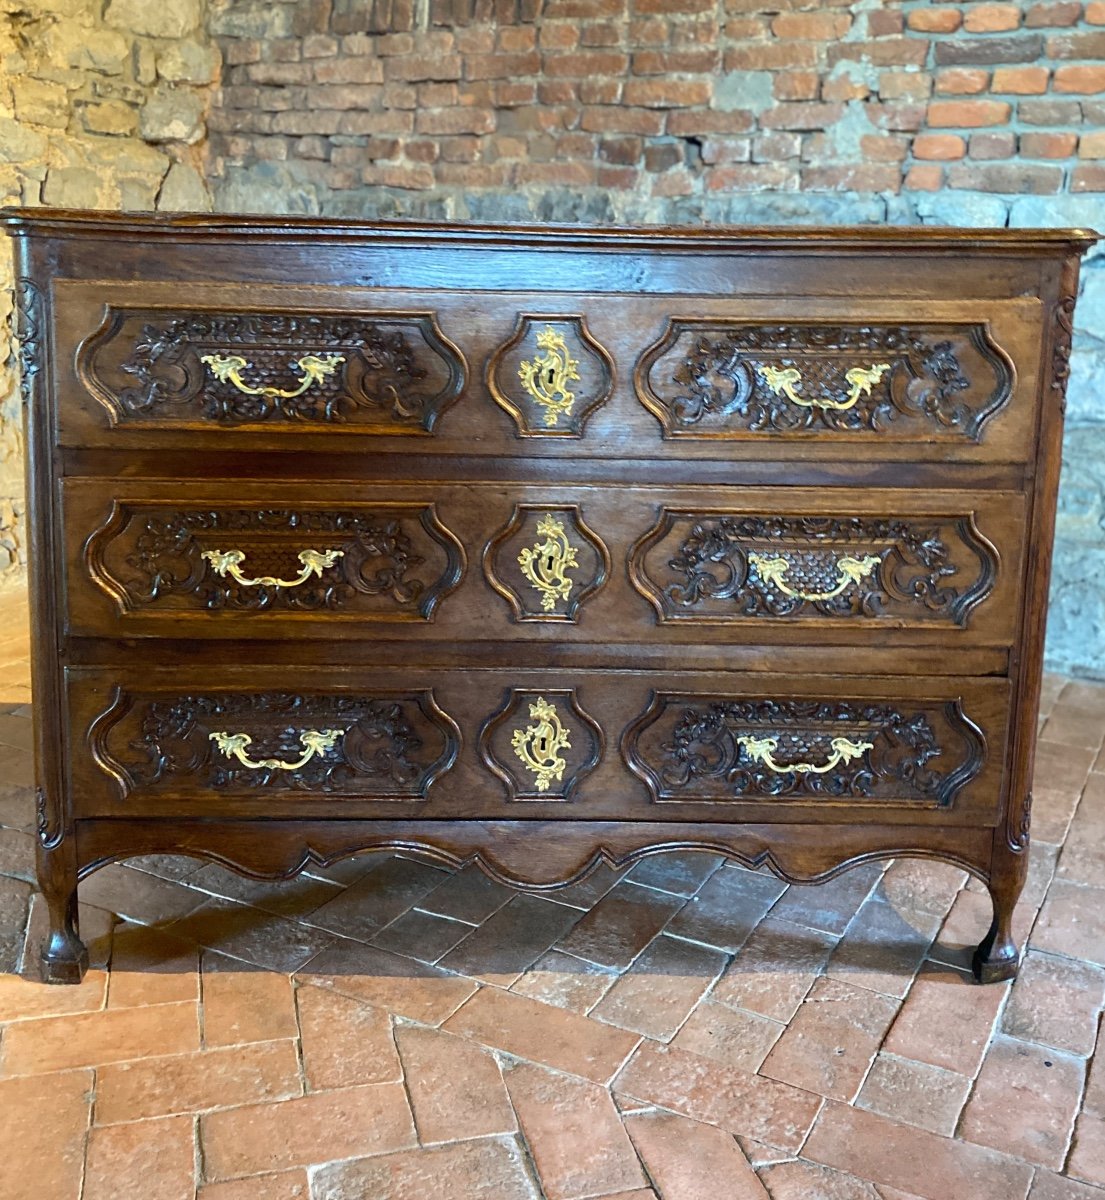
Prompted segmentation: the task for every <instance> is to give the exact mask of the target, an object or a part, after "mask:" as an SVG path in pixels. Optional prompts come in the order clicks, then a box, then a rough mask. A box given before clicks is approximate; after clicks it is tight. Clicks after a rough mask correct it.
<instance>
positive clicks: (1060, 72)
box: [1052, 66, 1105, 94]
mask: <svg viewBox="0 0 1105 1200" xmlns="http://www.w3.org/2000/svg"><path fill="white" fill-rule="evenodd" d="M1052 88H1053V90H1055V91H1056V92H1072V93H1076V94H1087V93H1093V92H1105V66H1092V67H1090V66H1061V67H1056V68H1055V78H1054V80H1053V82H1052Z"/></svg>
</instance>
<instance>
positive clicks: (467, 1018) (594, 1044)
mask: <svg viewBox="0 0 1105 1200" xmlns="http://www.w3.org/2000/svg"><path fill="white" fill-rule="evenodd" d="M443 1028H445V1029H446V1030H448V1031H449V1032H450V1033H457V1034H461V1035H462V1036H464V1037H468V1038H471V1039H472V1040H473V1041H476V1042H480V1043H481V1044H482V1045H484V1046H489V1047H491V1048H492V1049H495V1050H503V1051H505V1052H506V1053H507V1054H513V1055H514V1056H515V1057H517V1058H524V1059H526V1060H527V1061H529V1062H534V1063H539V1064H541V1065H543V1066H549V1067H554V1068H555V1069H556V1070H558V1071H564V1072H566V1073H567V1074H569V1075H579V1076H581V1077H582V1078H584V1079H591V1080H593V1081H594V1082H596V1083H607V1082H609V1081H610V1079H611V1078H612V1077H613V1076H614V1075H615V1074H616V1073H617V1071H618V1069H619V1068H620V1067H621V1065H622V1063H624V1062H625V1060H626V1059H627V1058H628V1057H629V1055H630V1053H631V1052H632V1050H633V1048H634V1047H635V1046H636V1045H637V1043H638V1042H639V1041H640V1038H639V1037H638V1036H637V1035H636V1034H634V1033H627V1032H626V1031H625V1030H622V1029H615V1028H614V1027H613V1026H612V1025H604V1024H603V1023H602V1022H601V1021H593V1020H591V1019H590V1018H589V1017H581V1016H579V1015H578V1014H577V1013H572V1012H567V1011H566V1010H564V1009H562V1008H555V1007H553V1006H552V1005H550V1004H540V1003H538V1002H537V1001H536V1000H529V999H527V998H526V997H524V996H517V995H515V994H514V993H512V992H501V991H499V990H498V988H490V987H485V988H481V989H480V991H478V992H477V993H476V994H475V995H474V996H473V997H472V998H471V1000H469V1001H468V1002H467V1003H465V1004H464V1005H462V1006H461V1007H460V1008H459V1009H458V1010H457V1011H456V1012H455V1013H454V1014H453V1016H451V1017H450V1018H449V1020H448V1021H446V1022H445V1025H444V1026H443Z"/></svg>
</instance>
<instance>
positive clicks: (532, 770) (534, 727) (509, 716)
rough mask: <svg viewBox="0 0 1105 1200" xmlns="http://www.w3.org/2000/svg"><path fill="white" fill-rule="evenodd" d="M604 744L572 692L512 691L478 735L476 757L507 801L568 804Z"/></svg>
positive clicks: (600, 730) (588, 772) (596, 726)
mask: <svg viewBox="0 0 1105 1200" xmlns="http://www.w3.org/2000/svg"><path fill="white" fill-rule="evenodd" d="M605 742H606V739H605V737H604V736H603V732H602V729H601V728H600V726H599V725H598V723H597V722H596V721H595V720H594V719H593V718H592V717H590V716H589V715H588V714H587V713H585V712H584V711H583V709H582V708H581V707H580V705H579V701H578V700H577V699H576V696H575V692H574V691H573V690H572V689H571V688H544V689H542V690H540V691H537V690H529V689H524V688H511V689H510V691H509V692H508V693H507V696H506V699H505V701H504V702H503V705H502V707H501V708H500V709H499V710H498V712H496V713H495V714H494V715H493V716H491V717H490V718H489V719H488V720H487V722H486V724H485V725H484V727H483V729H482V730H481V731H480V757H481V758H482V759H483V761H484V763H485V764H486V765H487V767H488V768H489V769H490V770H491V771H493V772H494V773H495V774H496V775H498V777H499V778H500V779H501V780H502V781H503V783H504V784H505V785H506V789H507V795H508V798H509V799H510V800H561V801H563V800H570V799H571V797H572V793H573V792H574V791H575V789H576V788H577V787H578V785H579V783H580V781H581V780H583V779H584V778H585V777H586V776H587V775H589V774H590V773H591V771H593V770H594V768H595V766H596V765H597V764H598V761H599V759H600V758H601V757H602V752H603V748H604V746H605Z"/></svg>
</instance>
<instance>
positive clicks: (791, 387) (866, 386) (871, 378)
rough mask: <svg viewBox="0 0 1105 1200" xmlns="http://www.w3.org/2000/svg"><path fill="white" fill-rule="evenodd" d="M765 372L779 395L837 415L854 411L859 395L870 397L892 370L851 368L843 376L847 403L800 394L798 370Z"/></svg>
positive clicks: (887, 366)
mask: <svg viewBox="0 0 1105 1200" xmlns="http://www.w3.org/2000/svg"><path fill="white" fill-rule="evenodd" d="M760 370H761V371H762V372H763V376H764V379H765V380H766V381H767V386H768V387H769V388H771V390H772V391H773V392H774V393H775V395H776V396H785V397H786V398H787V399H788V400H789V401H790V402H791V403H792V404H798V405H801V407H802V408H831V409H835V410H836V411H837V412H845V411H847V410H848V409H849V408H852V407H853V405H855V404H856V403H857V402H858V401H859V398H860V396H870V395H871V389H872V388H873V387H874V386H875V384H876V383H878V382H879V380H880V379H881V378H882V377H883V376H884V375H885V374H886V372H887V371H889V370H890V364H889V363H874V364H872V365H871V366H870V367H852V369H851V370H849V371H846V372H845V374H844V382H845V383H847V384H848V397H847V399H846V400H834V399H832V397H830V396H812V397H809V398H807V397H806V396H803V395H801V394H800V393H799V391H798V387H799V386H801V383H802V372H801V371H799V370H798V368H797V367H764V366H761V367H760Z"/></svg>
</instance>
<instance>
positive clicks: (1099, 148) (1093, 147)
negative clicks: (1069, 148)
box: [1078, 129, 1105, 158]
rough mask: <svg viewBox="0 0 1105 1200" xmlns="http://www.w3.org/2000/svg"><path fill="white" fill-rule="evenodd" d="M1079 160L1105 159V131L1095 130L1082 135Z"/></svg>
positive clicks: (1079, 145) (1079, 144)
mask: <svg viewBox="0 0 1105 1200" xmlns="http://www.w3.org/2000/svg"><path fill="white" fill-rule="evenodd" d="M1078 157H1079V158H1105V129H1094V130H1091V131H1090V132H1089V133H1084V134H1083V135H1082V139H1081V141H1080V142H1079V143H1078Z"/></svg>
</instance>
